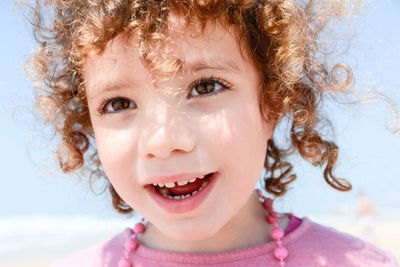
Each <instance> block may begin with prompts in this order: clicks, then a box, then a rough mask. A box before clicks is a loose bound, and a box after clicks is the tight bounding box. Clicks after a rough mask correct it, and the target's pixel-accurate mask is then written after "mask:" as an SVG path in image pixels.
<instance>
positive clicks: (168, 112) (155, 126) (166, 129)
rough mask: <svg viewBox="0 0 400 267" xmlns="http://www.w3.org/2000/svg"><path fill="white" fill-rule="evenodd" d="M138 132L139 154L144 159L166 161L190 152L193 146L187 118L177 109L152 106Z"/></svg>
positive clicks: (166, 106) (193, 141)
mask: <svg viewBox="0 0 400 267" xmlns="http://www.w3.org/2000/svg"><path fill="white" fill-rule="evenodd" d="M139 131H140V132H141V134H140V139H139V152H140V154H141V155H142V156H144V157H146V158H155V157H156V158H161V159H167V158H169V157H171V156H173V155H176V154H183V153H188V152H191V151H192V150H193V149H194V146H195V136H194V133H193V132H192V131H191V130H190V125H189V118H188V116H187V114H186V113H185V112H184V111H183V110H181V109H180V108H179V107H171V106H168V105H165V104H163V105H160V104H157V105H153V106H152V108H151V110H149V111H147V112H146V115H145V116H144V117H143V122H142V123H141V127H140V129H139Z"/></svg>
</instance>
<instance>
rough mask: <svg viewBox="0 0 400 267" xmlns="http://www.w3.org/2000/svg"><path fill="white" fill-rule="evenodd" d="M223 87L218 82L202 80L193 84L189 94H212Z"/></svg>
mask: <svg viewBox="0 0 400 267" xmlns="http://www.w3.org/2000/svg"><path fill="white" fill-rule="evenodd" d="M223 88H224V86H223V85H222V84H220V83H219V82H216V81H212V80H210V81H203V82H200V83H198V84H196V85H194V86H193V88H192V90H191V92H190V94H191V96H197V95H208V94H213V93H215V92H217V91H219V90H221V89H223Z"/></svg>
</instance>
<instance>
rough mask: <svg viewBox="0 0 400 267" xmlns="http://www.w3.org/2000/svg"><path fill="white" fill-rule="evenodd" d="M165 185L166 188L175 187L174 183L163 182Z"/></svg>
mask: <svg viewBox="0 0 400 267" xmlns="http://www.w3.org/2000/svg"><path fill="white" fill-rule="evenodd" d="M165 187H167V188H172V187H175V183H165Z"/></svg>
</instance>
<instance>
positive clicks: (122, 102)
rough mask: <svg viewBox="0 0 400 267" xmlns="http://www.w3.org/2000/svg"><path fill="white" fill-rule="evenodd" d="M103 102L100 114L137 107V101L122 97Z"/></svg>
mask: <svg viewBox="0 0 400 267" xmlns="http://www.w3.org/2000/svg"><path fill="white" fill-rule="evenodd" d="M103 103H104V104H102V105H101V111H100V114H108V113H117V112H121V111H123V110H125V109H135V108H137V106H136V103H135V102H133V101H131V100H129V99H127V98H122V97H118V98H112V99H108V100H104V101H103Z"/></svg>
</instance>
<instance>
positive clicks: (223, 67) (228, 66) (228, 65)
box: [184, 57, 241, 72]
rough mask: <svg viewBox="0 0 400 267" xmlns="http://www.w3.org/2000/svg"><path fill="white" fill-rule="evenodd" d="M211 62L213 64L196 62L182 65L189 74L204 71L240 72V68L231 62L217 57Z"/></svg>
mask: <svg viewBox="0 0 400 267" xmlns="http://www.w3.org/2000/svg"><path fill="white" fill-rule="evenodd" d="M213 61H214V62H213V63H208V62H205V61H201V60H198V61H194V62H188V63H186V62H184V65H185V66H186V67H187V69H188V70H189V71H191V72H198V71H201V70H205V69H210V70H219V71H223V72H241V70H240V68H239V67H238V66H237V65H236V63H235V62H234V61H232V60H229V59H224V58H219V57H217V58H216V59H214V60H213Z"/></svg>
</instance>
